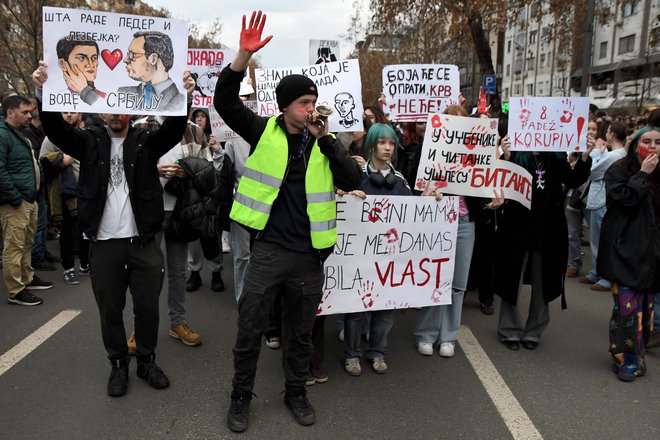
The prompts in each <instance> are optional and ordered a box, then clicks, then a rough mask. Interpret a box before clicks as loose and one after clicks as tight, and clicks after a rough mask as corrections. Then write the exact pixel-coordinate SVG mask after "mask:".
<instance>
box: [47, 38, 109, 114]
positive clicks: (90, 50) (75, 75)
mask: <svg viewBox="0 0 660 440" xmlns="http://www.w3.org/2000/svg"><path fill="white" fill-rule="evenodd" d="M55 50H56V52H57V59H58V61H57V65H58V66H59V68H60V69H61V70H62V75H63V76H64V82H65V83H66V85H67V88H68V89H69V91H70V92H72V93H75V94H77V95H79V96H80V98H81V99H82V100H83V101H84V102H86V103H87V104H90V105H91V104H92V103H94V102H95V101H96V100H98V99H99V97H101V96H105V93H103V92H101V91H100V90H97V89H96V88H95V87H94V80H95V79H96V74H97V70H98V67H99V46H98V44H97V43H96V41H93V40H76V39H72V38H70V37H64V38H62V39H60V40H59V41H58V42H57V46H56V48H55Z"/></svg>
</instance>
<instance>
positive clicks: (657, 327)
mask: <svg viewBox="0 0 660 440" xmlns="http://www.w3.org/2000/svg"><path fill="white" fill-rule="evenodd" d="M653 311H654V312H655V318H653V334H656V333H660V293H659V294H657V295H656V296H655V300H654V301H653Z"/></svg>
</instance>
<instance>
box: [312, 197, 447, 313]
mask: <svg viewBox="0 0 660 440" xmlns="http://www.w3.org/2000/svg"><path fill="white" fill-rule="evenodd" d="M457 213H458V200H457V198H456V197H450V196H448V197H445V198H443V199H442V200H441V201H437V200H436V199H435V197H413V196H387V197H384V196H367V197H366V199H364V200H362V199H359V198H357V197H354V196H350V195H347V196H344V197H339V198H338V199H337V231H338V236H337V245H336V246H335V249H334V252H333V254H332V255H330V257H329V258H328V259H327V260H326V262H325V265H324V271H325V286H324V292H326V293H325V294H324V295H323V300H322V304H321V306H320V307H319V309H318V310H317V313H318V314H321V315H327V314H333V313H351V312H361V311H365V310H384V309H401V308H408V307H424V306H429V305H437V304H449V303H450V302H451V284H452V279H453V275H454V253H455V249H456V234H457V230H458V222H457V221H456V220H457Z"/></svg>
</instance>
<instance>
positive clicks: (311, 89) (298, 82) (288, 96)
mask: <svg viewBox="0 0 660 440" xmlns="http://www.w3.org/2000/svg"><path fill="white" fill-rule="evenodd" d="M275 95H276V96H277V105H278V107H279V108H280V110H281V109H283V108H284V107H286V106H288V105H289V104H291V103H292V102H293V101H295V100H296V99H298V98H300V97H301V96H303V95H314V96H316V97H317V98H318V96H319V92H318V89H317V88H316V84H314V81H312V80H311V79H309V78H308V77H306V76H305V75H287V76H285V77H284V78H282V79H281V80H280V83H279V84H278V85H277V87H276V88H275Z"/></svg>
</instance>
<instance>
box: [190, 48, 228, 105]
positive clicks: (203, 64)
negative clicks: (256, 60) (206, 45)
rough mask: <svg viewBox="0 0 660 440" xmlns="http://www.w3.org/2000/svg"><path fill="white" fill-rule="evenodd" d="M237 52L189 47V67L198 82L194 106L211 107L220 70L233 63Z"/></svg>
mask: <svg viewBox="0 0 660 440" xmlns="http://www.w3.org/2000/svg"><path fill="white" fill-rule="evenodd" d="M235 55H236V52H234V51H233V50H228V49H188V69H189V70H190V73H191V74H192V76H193V78H195V81H196V82H197V87H196V88H195V91H194V92H193V103H192V105H193V107H211V106H212V105H213V94H214V93H215V83H217V82H218V76H220V71H221V70H222V69H224V68H225V66H226V65H228V64H229V63H231V60H233V59H234V56H235Z"/></svg>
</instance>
